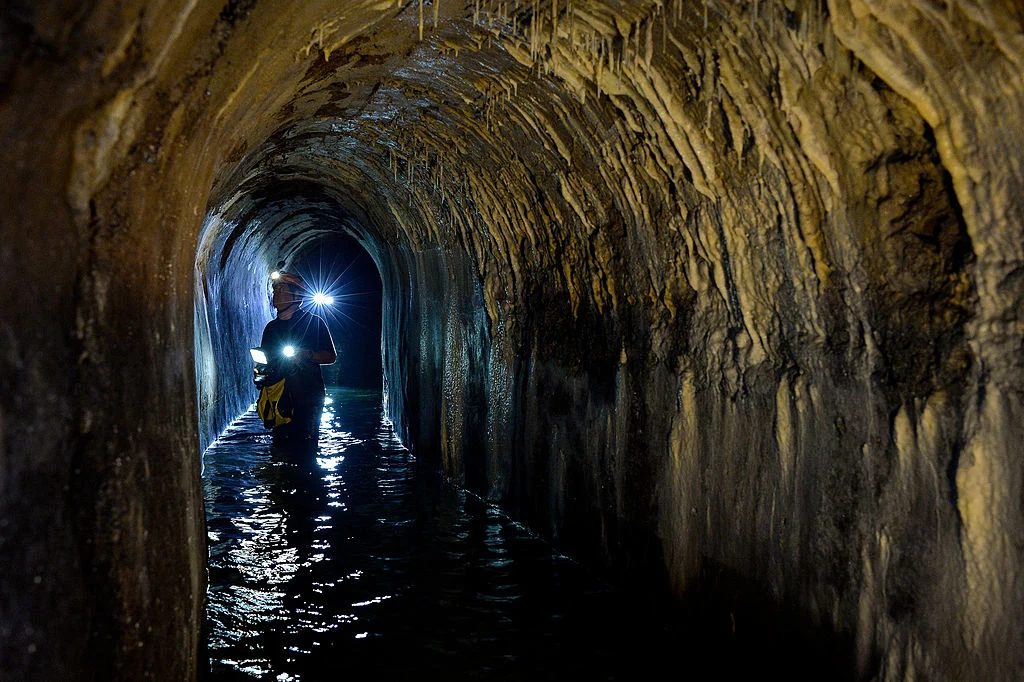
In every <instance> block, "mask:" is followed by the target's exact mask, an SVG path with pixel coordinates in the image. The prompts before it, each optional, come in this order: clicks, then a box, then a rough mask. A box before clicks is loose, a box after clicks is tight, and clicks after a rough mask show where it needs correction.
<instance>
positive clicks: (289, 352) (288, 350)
mask: <svg viewBox="0 0 1024 682" xmlns="http://www.w3.org/2000/svg"><path fill="white" fill-rule="evenodd" d="M283 352H284V355H285V357H287V358H291V357H294V356H295V347H294V346H285V347H284V351H283Z"/></svg>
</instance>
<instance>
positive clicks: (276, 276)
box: [270, 270, 281, 280]
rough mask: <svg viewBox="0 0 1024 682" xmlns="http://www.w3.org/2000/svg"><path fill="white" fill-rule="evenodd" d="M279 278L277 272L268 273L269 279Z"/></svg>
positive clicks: (279, 274) (279, 275)
mask: <svg viewBox="0 0 1024 682" xmlns="http://www.w3.org/2000/svg"><path fill="white" fill-rule="evenodd" d="M280 278H281V273H280V272H278V271H277V270H274V271H273V272H272V273H270V279H273V280H278V279H280Z"/></svg>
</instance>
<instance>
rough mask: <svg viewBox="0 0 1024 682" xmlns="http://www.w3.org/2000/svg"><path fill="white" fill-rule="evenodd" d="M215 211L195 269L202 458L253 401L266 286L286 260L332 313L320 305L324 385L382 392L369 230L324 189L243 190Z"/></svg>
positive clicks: (378, 295)
mask: <svg viewBox="0 0 1024 682" xmlns="http://www.w3.org/2000/svg"><path fill="white" fill-rule="evenodd" d="M221 196H222V198H221V200H220V201H214V202H211V208H210V210H209V211H208V214H207V218H206V220H205V222H204V227H203V231H202V234H201V235H200V238H199V240H198V245H197V249H196V261H195V267H196V272H195V319H194V322H195V336H194V339H195V345H194V353H195V365H196V395H197V401H198V408H199V441H200V448H201V450H203V451H205V449H206V448H207V447H208V446H209V444H210V443H212V442H213V440H214V439H216V438H217V436H218V435H219V434H220V433H221V432H222V431H223V430H224V429H225V428H226V427H227V426H228V425H229V424H230V423H231V422H232V420H234V419H235V418H236V417H237V416H238V415H240V414H242V413H243V412H245V410H246V409H248V408H249V406H251V405H252V403H253V402H254V400H255V397H256V393H255V389H254V387H253V385H252V383H251V380H250V376H251V372H252V362H251V358H250V357H249V353H248V349H249V348H250V347H252V346H254V345H257V344H258V343H259V340H260V337H261V335H262V331H263V328H264V326H265V325H266V323H267V322H268V321H269V320H271V319H273V318H274V316H275V311H274V309H273V308H272V307H271V305H270V300H269V297H268V296H267V293H268V289H267V283H268V277H269V274H270V273H271V272H272V271H273V270H274V269H275V268H276V266H277V264H278V263H279V262H281V261H283V262H284V263H285V264H286V267H288V268H289V269H294V270H296V271H297V272H299V273H300V274H301V275H302V276H303V277H304V279H306V281H307V282H310V283H312V284H313V285H314V286H315V288H317V289H320V290H321V292H322V293H327V294H330V295H333V297H334V301H333V302H332V304H331V305H314V306H313V307H314V308H315V309H316V310H315V312H317V314H319V315H320V316H321V317H323V318H324V320H325V322H327V324H328V328H329V329H330V330H331V333H332V337H333V338H334V340H335V344H336V346H337V348H338V351H339V359H338V361H337V362H336V363H335V364H334V365H329V366H325V367H324V368H323V373H324V379H325V381H326V382H327V383H328V384H332V385H342V386H352V387H358V388H375V389H381V387H382V385H383V379H382V374H383V366H384V365H383V359H382V357H381V353H382V343H381V332H382V328H381V319H382V313H381V306H382V301H383V298H384V294H383V288H384V287H383V285H382V279H383V278H382V273H381V261H380V255H379V254H378V253H376V249H375V248H374V246H373V243H372V236H371V237H368V236H367V233H368V232H372V231H369V230H366V229H365V227H364V226H363V225H362V224H361V223H360V222H359V221H357V220H355V219H353V218H352V217H351V216H350V215H348V214H347V213H345V211H344V210H343V209H342V207H341V206H339V204H338V203H337V202H336V201H334V200H333V198H331V197H328V196H327V190H326V189H325V188H324V187H321V186H318V185H315V184H313V183H307V182H302V181H280V182H267V183H266V184H265V185H260V186H252V185H248V186H246V185H244V183H240V184H239V185H237V186H236V188H235V189H234V190H233V191H231V190H228V192H226V193H225V195H221Z"/></svg>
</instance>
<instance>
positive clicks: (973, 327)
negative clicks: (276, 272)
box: [0, 0, 1024, 680]
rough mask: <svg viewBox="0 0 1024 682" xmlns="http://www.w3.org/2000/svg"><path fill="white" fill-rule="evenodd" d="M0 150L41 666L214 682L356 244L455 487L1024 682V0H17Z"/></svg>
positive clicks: (698, 574)
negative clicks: (246, 455)
mask: <svg viewBox="0 0 1024 682" xmlns="http://www.w3.org/2000/svg"><path fill="white" fill-rule="evenodd" d="M0 132H2V135H3V143H2V144H0V160H2V177H3V181H2V182H0V196H2V198H3V212H2V214H0V215H2V218H0V221H2V223H0V224H2V233H3V241H2V245H0V252H2V256H3V259H2V263H3V269H2V271H0V281H2V282H3V285H4V295H3V297H2V300H3V304H2V308H0V310H2V316H0V324H2V339H3V344H2V354H0V363H2V372H0V379H2V382H3V384H2V387H3V390H2V391H0V432H2V441H0V508H2V512H0V556H2V557H3V560H2V565H3V574H2V581H0V650H2V652H3V653H2V660H0V676H2V677H3V679H11V680H21V679H24V680H29V679H82V680H91V679H104V680H114V679H116V680H142V679H168V680H188V679H195V677H196V675H197V672H198V666H199V664H198V661H199V660H200V658H201V653H200V649H201V646H202V638H201V632H200V630H201V622H202V613H203V601H204V593H205V586H206V578H205V560H206V546H205V543H206V540H205V527H204V515H203V497H202V490H201V472H202V453H203V451H204V449H205V448H206V447H207V446H208V445H209V444H210V443H211V442H212V441H213V440H214V439H215V438H216V437H217V435H218V434H219V433H220V432H221V430H223V429H224V428H225V427H226V426H227V425H228V424H229V423H230V422H231V420H232V419H233V418H235V417H236V416H237V415H239V414H240V413H242V412H243V411H245V410H246V409H247V407H248V406H249V405H250V404H251V402H252V400H253V394H252V389H251V385H250V383H248V381H249V377H248V373H249V372H250V371H251V366H250V365H249V363H248V360H247V359H246V355H245V353H246V350H247V348H248V347H249V346H251V345H253V337H254V336H256V335H257V334H258V331H259V329H260V328H261V326H262V324H263V323H265V321H266V319H267V316H268V315H269V308H268V304H267V301H266V278H267V273H268V270H269V269H271V268H273V267H274V266H275V264H276V263H277V262H278V261H279V260H286V261H296V262H299V261H302V262H311V261H310V260H309V259H312V258H314V257H315V255H316V254H318V253H328V254H331V256H332V257H335V256H337V257H342V256H343V254H348V256H349V257H352V258H355V257H356V256H358V257H360V258H365V259H368V260H367V261H366V262H372V265H373V267H372V268H370V270H374V271H375V276H376V277H379V283H380V294H379V296H380V298H379V301H380V302H379V310H380V336H379V339H375V340H374V342H373V343H378V342H379V347H378V348H377V349H376V350H377V351H378V353H377V355H376V357H379V358H380V363H381V365H380V371H379V377H380V378H379V380H380V386H381V392H382V396H383V398H382V399H383V402H384V408H385V410H386V413H387V415H388V418H389V419H390V420H391V422H392V423H393V424H394V427H395V432H396V434H397V435H398V436H399V437H400V438H401V440H402V442H403V443H404V444H405V445H406V446H407V447H408V448H409V449H410V450H411V451H412V452H413V453H414V454H415V456H416V458H417V460H418V462H420V464H421V465H422V466H423V467H427V468H431V469H434V470H438V471H441V472H443V474H444V476H445V477H446V478H447V479H448V480H451V481H453V482H455V483H456V484H458V485H460V486H462V487H464V488H465V489H467V490H470V491H473V492H474V494H477V495H479V496H481V497H482V498H483V499H485V500H487V501H488V502H489V503H493V504H495V505H498V506H500V508H501V509H503V510H504V511H505V512H506V513H507V514H509V515H510V516H511V517H513V518H515V519H517V520H519V521H520V522H521V523H523V524H525V525H526V526H528V527H529V528H530V529H532V530H533V531H534V532H536V533H537V534H539V535H540V536H542V537H544V538H546V539H547V540H549V541H550V542H552V543H554V544H555V545H557V546H558V547H560V548H563V550H564V551H565V552H567V553H570V554H571V555H573V556H575V557H578V558H579V560H580V561H583V562H586V563H587V564H588V565H591V566H593V567H594V568H595V570H599V571H602V572H603V573H604V574H606V575H608V576H610V579H613V580H616V581H620V582H622V583H624V584H645V585H651V586H653V587H654V588H656V589H659V590H663V592H664V595H665V597H664V598H665V599H666V600H669V601H672V600H678V601H679V602H680V603H685V602H686V600H692V599H705V598H706V599H707V600H710V602H711V603H723V604H736V603H738V602H740V601H742V600H744V599H746V598H748V597H749V595H754V597H755V600H756V601H757V602H758V603H761V604H765V605H768V607H770V609H769V611H770V610H771V609H777V610H779V611H785V612H787V613H796V614H799V615H800V619H801V622H804V623H806V627H807V628H808V629H809V630H810V631H828V632H834V633H837V634H838V636H840V637H841V638H842V639H843V641H844V642H846V643H847V644H848V646H849V649H850V651H851V652H852V656H851V663H850V666H851V668H852V669H851V670H850V671H848V672H850V673H852V674H853V675H855V676H856V677H857V678H859V679H878V680H912V679H957V680H1015V679H1021V678H1022V677H1024V657H1022V653H1021V651H1022V650H1021V647H1020V643H1021V642H1022V641H1024V420H1022V418H1024V321H1022V320H1024V318H1022V314H1021V313H1022V297H1024V277H1022V273H1024V151H1022V150H1024V7H1022V5H1021V4H1020V3H1019V2H1018V1H1017V0H742V1H741V0H699V1H698V0H472V2H470V1H469V0H465V1H464V2H461V3H459V2H453V1H452V0H394V1H392V0H351V1H349V2H345V3H338V2H328V1H325V0H309V1H307V2H302V3H292V2H284V1H282V0H222V1H221V2H212V1H210V0H165V1H164V2H159V3H144V2H141V1H140V0H123V1H121V2H113V1H112V0H96V1H95V2H81V1H78V0H48V1H46V2H30V1H29V0H9V1H8V2H5V3H4V4H3V7H2V9H0ZM359 254H363V255H359ZM304 259H305V260H304ZM342 260H344V258H342ZM371 274H374V273H371ZM765 618H766V619H767V618H768V616H765ZM736 627H738V628H741V627H745V623H744V622H743V620H742V618H741V619H740V620H739V621H737V623H736ZM765 627H767V628H769V629H770V628H771V627H772V625H771V622H770V620H769V621H768V622H767V624H766V625H765ZM680 666H681V667H683V666H685V662H680Z"/></svg>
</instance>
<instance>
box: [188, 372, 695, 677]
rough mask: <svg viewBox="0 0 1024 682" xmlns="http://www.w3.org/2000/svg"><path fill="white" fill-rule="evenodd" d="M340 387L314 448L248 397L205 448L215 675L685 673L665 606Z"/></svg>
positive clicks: (372, 401) (365, 397) (364, 396)
mask: <svg viewBox="0 0 1024 682" xmlns="http://www.w3.org/2000/svg"><path fill="white" fill-rule="evenodd" d="M328 401H329V402H328V404H327V406H326V409H325V412H324V417H323V421H322V427H321V433H320V441H319V444H318V448H317V450H316V452H312V451H310V452H307V453H301V452H290V451H287V450H284V449H282V448H281V447H280V446H278V445H274V444H273V443H272V442H271V439H270V437H269V434H268V433H267V432H266V431H265V430H264V429H263V426H262V424H261V423H260V421H259V419H258V417H257V416H256V415H255V413H254V412H253V411H252V410H250V411H249V412H247V413H246V414H244V415H243V416H241V417H240V418H239V419H238V420H236V421H235V422H234V423H233V424H232V425H231V427H230V428H229V429H227V430H226V431H225V432H224V434H222V436H221V437H220V438H219V439H218V440H217V441H216V442H215V443H214V444H213V445H211V446H210V448H209V449H208V450H207V452H206V454H205V457H204V474H203V479H204V481H203V482H204V495H205V499H206V510H207V512H206V513H207V525H208V536H209V555H210V556H209V580H210V585H209V592H208V603H207V617H206V629H207V633H206V653H207V654H208V659H209V670H208V671H204V674H203V678H204V679H212V680H253V679H266V680H325V679H331V680H335V679H355V680H358V679H375V680H381V679H409V678H410V677H412V676H414V675H415V676H417V677H423V676H424V675H425V674H426V675H427V677H428V678H429V679H438V678H443V679H446V680H470V679H481V678H482V677H483V676H486V677H487V678H488V679H490V680H555V679H588V680H618V679H638V676H639V678H642V679H680V677H679V670H678V668H677V669H676V670H675V671H672V672H669V671H664V672H661V671H663V670H664V669H663V667H662V665H661V664H662V663H664V661H663V660H661V657H662V655H663V654H666V653H667V652H669V651H670V650H671V652H672V659H673V660H674V661H675V665H676V666H678V664H679V655H680V653H682V652H681V651H680V649H679V646H678V643H677V644H675V645H671V644H670V642H668V641H667V638H668V630H666V628H665V626H664V624H663V623H659V622H657V620H656V619H655V620H652V619H651V618H650V615H649V614H647V613H644V612H643V609H642V608H641V607H640V606H639V605H638V604H637V603H636V602H634V601H632V600H631V599H630V598H629V597H628V596H627V595H624V594H621V593H619V592H617V591H616V590H615V589H612V588H611V587H609V586H608V585H606V584H605V583H603V582H602V581H601V580H599V579H598V578H597V577H596V576H594V575H593V574H591V573H590V572H588V571H587V570H586V569H585V568H584V567H583V566H581V565H580V564H578V563H576V562H574V561H572V560H571V559H569V558H567V557H565V556H563V555H561V554H559V553H558V552H556V551H554V550H553V549H552V547H551V546H550V545H548V544H547V543H545V542H544V541H542V540H540V539H538V538H537V537H535V536H533V535H531V534H530V533H528V532H527V531H526V530H525V529H524V528H522V527H521V526H519V525H517V524H516V523H514V522H512V521H511V520H510V519H508V518H507V517H506V516H504V515H502V514H501V513H499V511H498V510H496V509H495V508H493V507H492V506H489V505H487V504H485V503H483V502H482V501H481V500H480V499H479V498H477V497H475V496H473V495H471V494H468V493H467V492H465V491H463V490H460V489H458V488H457V487H455V486H453V485H450V484H448V483H446V482H444V481H442V480H441V479H440V478H439V477H438V476H437V475H436V474H432V473H424V472H422V471H420V470H419V468H417V467H416V466H415V461H414V458H413V457H412V455H411V454H410V452H409V451H408V450H407V449H405V448H404V447H403V446H402V445H401V443H400V442H399V441H398V440H397V438H396V437H395V435H394V432H393V430H392V428H391V426H390V424H389V423H388V422H387V420H386V419H385V417H384V414H383V409H382V406H381V396H380V393H379V392H374V391H358V390H353V389H329V390H328Z"/></svg>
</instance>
